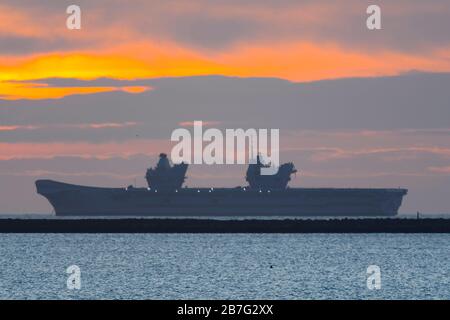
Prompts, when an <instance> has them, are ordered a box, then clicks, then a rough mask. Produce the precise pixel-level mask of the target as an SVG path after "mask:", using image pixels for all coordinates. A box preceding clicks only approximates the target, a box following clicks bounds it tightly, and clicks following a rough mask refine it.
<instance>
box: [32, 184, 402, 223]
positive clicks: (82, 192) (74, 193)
mask: <svg viewBox="0 0 450 320" xmlns="http://www.w3.org/2000/svg"><path fill="white" fill-rule="evenodd" d="M36 187H37V192H38V193H39V194H40V195H42V196H44V197H45V198H47V199H48V201H49V202H50V204H51V205H52V206H53V208H54V211H55V214H56V215H57V216H180V217H181V216H204V217H205V216H208V217H211V216H394V215H396V214H397V212H398V209H399V208H400V206H401V203H402V199H403V196H404V195H406V193H407V190H405V189H335V188H289V189H286V190H249V189H245V188H220V189H205V188H200V189H194V188H189V189H187V188H184V189H180V190H179V191H168V192H167V191H166V192H163V191H161V190H148V189H146V188H128V189H125V188H98V187H86V186H78V185H72V184H66V183H61V182H56V181H51V180H38V181H37V182H36Z"/></svg>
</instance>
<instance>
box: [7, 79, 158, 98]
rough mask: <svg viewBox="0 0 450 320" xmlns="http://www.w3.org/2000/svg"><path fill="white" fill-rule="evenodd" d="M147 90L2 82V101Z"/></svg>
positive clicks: (142, 90)
mask: <svg viewBox="0 0 450 320" xmlns="http://www.w3.org/2000/svg"><path fill="white" fill-rule="evenodd" d="M147 90H150V87H145V86H141V87H133V86H131V87H128V86H125V87H95V86H94V87H51V86H48V85H47V84H45V83H44V84H43V83H28V82H0V99H4V100H18V99H30V100H39V99H60V98H64V97H66V96H70V95H75V94H77V95H86V94H95V93H101V92H112V91H123V92H127V93H130V94H138V93H142V92H145V91H147Z"/></svg>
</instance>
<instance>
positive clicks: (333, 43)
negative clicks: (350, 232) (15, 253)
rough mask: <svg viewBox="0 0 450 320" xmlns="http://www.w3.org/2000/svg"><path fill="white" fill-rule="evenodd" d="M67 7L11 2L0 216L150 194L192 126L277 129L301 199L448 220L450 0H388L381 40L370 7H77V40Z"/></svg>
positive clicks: (0, 39) (2, 28)
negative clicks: (176, 142) (56, 188)
mask: <svg viewBox="0 0 450 320" xmlns="http://www.w3.org/2000/svg"><path fill="white" fill-rule="evenodd" d="M71 4H73V2H72V1H63V0H60V1H54V0H41V1H32V0H0V212H3V213H49V212H51V207H50V206H49V204H48V203H47V201H46V200H45V199H44V198H42V197H40V196H38V195H36V193H35V187H34V181H35V180H36V179H42V178H51V179H56V180H61V181H65V182H70V183H80V184H91V185H105V186H126V185H128V184H131V183H135V184H137V185H140V186H143V185H144V184H145V180H144V174H145V170H146V168H147V167H149V166H151V165H153V164H154V163H155V161H156V160H157V155H158V154H159V153H160V152H162V151H164V152H167V153H170V149H171V146H172V144H171V143H170V135H171V132H172V131H173V130H174V129H176V128H179V127H182V126H186V124H188V123H190V122H192V121H194V120H203V121H204V122H207V123H210V124H211V125H213V126H214V127H217V128H219V129H225V128H278V129H280V143H281V150H280V160H281V161H282V162H283V161H293V162H294V164H295V165H296V167H297V169H298V170H299V173H298V174H297V177H295V178H294V179H293V181H292V183H291V185H292V186H296V187H303V186H304V187H330V186H331V187H399V186H401V187H405V188H408V189H409V190H410V192H409V194H408V195H407V197H406V198H405V201H404V205H403V206H402V208H401V211H402V212H416V211H421V212H429V213H449V212H450V201H449V200H448V196H447V194H448V191H449V190H450V139H449V137H450V90H448V88H450V33H449V32H448V30H450V18H449V17H450V2H449V1H448V0H445V1H444V0H432V1H420V0H405V1H402V0H397V1H376V4H378V5H379V6H380V8H381V13H382V15H381V19H382V29H381V30H368V29H367V27H366V19H367V17H368V15H367V13H366V8H367V6H368V5H370V4H373V3H372V2H370V3H369V2H367V1H362V0H346V1H326V0H315V1H312V0H303V1H301V0H267V1H260V0H245V1H244V0H226V1H225V0H224V1H222V0H214V1H213V0H177V1H170V0H165V1H156V0H146V1H144V0H134V1H119V0H94V1H93V0H90V1H84V0H79V1H77V5H79V6H80V8H81V30H69V29H67V27H66V19H67V17H68V14H67V13H66V8H67V7H68V6H69V5H71ZM245 169H246V168H245V166H238V165H234V166H220V167H218V166H201V165H200V166H199V165H197V166H194V165H192V166H191V168H190V169H189V172H188V180H187V184H188V185H189V186H194V185H195V186H210V185H214V186H237V185H243V184H244V183H245V181H244V178H243V177H244V174H245ZM19 195H20V196H19Z"/></svg>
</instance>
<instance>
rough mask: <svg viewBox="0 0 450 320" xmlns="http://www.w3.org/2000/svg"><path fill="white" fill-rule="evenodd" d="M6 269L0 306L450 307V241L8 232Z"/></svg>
mask: <svg viewBox="0 0 450 320" xmlns="http://www.w3.org/2000/svg"><path fill="white" fill-rule="evenodd" d="M74 264H75V265H78V266H79V267H80V268H81V285H82V287H81V290H75V291H71V290H68V289H67V287H66V281H67V276H68V275H67V274H66V272H65V271H66V268H67V267H68V266H70V265H74ZM373 264H375V265H378V266H379V267H380V268H381V279H382V282H381V285H382V286H381V289H380V290H372V291H371V290H369V289H367V286H366V269H367V267H368V266H369V265H373ZM270 266H272V268H271V267H270ZM0 267H1V268H0V298H3V299H60V298H62V299H92V298H97V299H237V298H242V299H329V298H331V299H366V298H367V299H378V298H387V299H450V235H448V234H441V235H439V234H438V235H423V234H414V235H393V234H392V235H391V234H370V235H351V234H295V235H294V234H293V235H276V234H275V235H274V234H261V235H247V234H237V235H236V234H230V235H220V234H204V235H198V234H197V235H192V234H181V235H179V234H140V235H136V234H99V235H86V234H75V235H73V234H72V235H65V234H1V235H0Z"/></svg>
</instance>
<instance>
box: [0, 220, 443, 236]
mask: <svg viewBox="0 0 450 320" xmlns="http://www.w3.org/2000/svg"><path fill="white" fill-rule="evenodd" d="M0 233H450V219H442V218H435V219H434V218H421V219H406V218H369V219H345V218H344V219H328V220H325V219H323V220H322V219H317V220H309V219H283V220H274V219H268V220H256V219H245V220H217V219H191V218H189V219H188V218H176V219H166V218H164V219H160V218H158V219H153V218H114V219H108V218H104V219H96V218H86V219H84V218H83V219H81V218H80V219H15V218H7V219H5V218H0Z"/></svg>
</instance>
